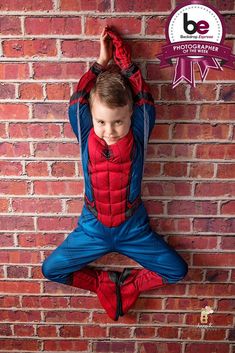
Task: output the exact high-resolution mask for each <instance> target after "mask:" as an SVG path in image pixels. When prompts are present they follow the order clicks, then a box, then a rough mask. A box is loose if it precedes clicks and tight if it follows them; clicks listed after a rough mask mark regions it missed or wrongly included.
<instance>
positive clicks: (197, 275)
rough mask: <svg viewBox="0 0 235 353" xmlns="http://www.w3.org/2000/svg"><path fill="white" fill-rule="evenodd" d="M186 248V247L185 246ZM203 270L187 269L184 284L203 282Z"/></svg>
mask: <svg viewBox="0 0 235 353" xmlns="http://www.w3.org/2000/svg"><path fill="white" fill-rule="evenodd" d="M186 246H187V245H186ZM203 277H204V275H203V269H192V268H189V270H188V273H187V275H186V277H185V278H184V281H186V282H190V283H191V282H202V281H203Z"/></svg>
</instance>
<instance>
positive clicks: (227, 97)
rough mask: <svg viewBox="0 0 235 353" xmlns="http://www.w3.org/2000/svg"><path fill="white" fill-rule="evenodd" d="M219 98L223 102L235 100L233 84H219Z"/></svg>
mask: <svg viewBox="0 0 235 353" xmlns="http://www.w3.org/2000/svg"><path fill="white" fill-rule="evenodd" d="M219 99H220V100H223V101H225V102H230V101H234V100H235V90H234V85H225V84H224V85H222V84H221V87H220V95H219Z"/></svg>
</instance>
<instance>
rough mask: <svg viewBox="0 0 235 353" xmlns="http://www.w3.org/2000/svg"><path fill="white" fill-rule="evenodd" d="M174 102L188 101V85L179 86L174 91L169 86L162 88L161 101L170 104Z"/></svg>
mask: <svg viewBox="0 0 235 353" xmlns="http://www.w3.org/2000/svg"><path fill="white" fill-rule="evenodd" d="M172 100H173V101H178V100H180V101H182V100H186V85H178V86H177V87H175V88H174V90H173V89H172V87H171V86H170V85H169V84H168V85H162V86H161V101H163V102H164V101H167V102H168V101H172Z"/></svg>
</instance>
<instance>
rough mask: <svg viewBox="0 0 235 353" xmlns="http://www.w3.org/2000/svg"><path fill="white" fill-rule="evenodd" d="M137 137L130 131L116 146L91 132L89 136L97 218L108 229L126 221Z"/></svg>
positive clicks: (90, 165) (91, 174) (89, 167)
mask: <svg viewBox="0 0 235 353" xmlns="http://www.w3.org/2000/svg"><path fill="white" fill-rule="evenodd" d="M133 144H134V138H133V134H132V131H131V130H130V131H129V132H128V134H127V135H126V136H124V137H123V138H121V139H120V140H118V141H117V142H116V143H115V144H113V145H107V143H106V142H105V141H104V140H103V139H101V138H100V137H98V136H97V135H96V134H95V132H94V129H93V128H92V129H91V132H90V135H89V137H88V151H89V165H88V170H89V175H90V178H91V185H92V189H93V196H94V205H95V209H96V211H97V213H98V215H97V218H98V219H99V220H100V222H101V223H103V224H104V225H105V226H107V227H116V226H118V225H119V224H121V223H122V222H124V221H125V218H126V217H125V211H126V209H127V194H128V187H129V182H130V172H131V164H132V151H133Z"/></svg>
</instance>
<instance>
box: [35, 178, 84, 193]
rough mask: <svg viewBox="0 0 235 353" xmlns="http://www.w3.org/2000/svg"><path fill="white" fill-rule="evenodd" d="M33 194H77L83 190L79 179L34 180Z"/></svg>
mask: <svg viewBox="0 0 235 353" xmlns="http://www.w3.org/2000/svg"><path fill="white" fill-rule="evenodd" d="M34 190H35V194H42V195H71V196H73V195H78V194H81V193H82V192H83V183H82V182H81V181H70V180H67V181H35V182H34Z"/></svg>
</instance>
